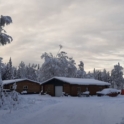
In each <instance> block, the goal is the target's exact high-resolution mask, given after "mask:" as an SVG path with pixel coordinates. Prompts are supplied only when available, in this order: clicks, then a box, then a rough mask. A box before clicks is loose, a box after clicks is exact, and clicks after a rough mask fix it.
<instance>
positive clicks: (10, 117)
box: [0, 95, 124, 124]
mask: <svg viewBox="0 0 124 124" xmlns="http://www.w3.org/2000/svg"><path fill="white" fill-rule="evenodd" d="M21 97H22V99H23V100H22V102H21V103H20V105H19V107H18V109H16V110H12V111H11V113H10V111H9V110H0V124H117V123H120V122H121V120H122V118H123V117H124V96H121V95H120V96H118V97H114V98H112V97H108V96H104V97H97V96H94V97H50V96H41V95H21Z"/></svg>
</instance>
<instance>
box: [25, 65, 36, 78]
mask: <svg viewBox="0 0 124 124" xmlns="http://www.w3.org/2000/svg"><path fill="white" fill-rule="evenodd" d="M36 70H37V64H32V65H30V64H29V65H28V66H26V78H28V79H31V80H37V74H36Z"/></svg>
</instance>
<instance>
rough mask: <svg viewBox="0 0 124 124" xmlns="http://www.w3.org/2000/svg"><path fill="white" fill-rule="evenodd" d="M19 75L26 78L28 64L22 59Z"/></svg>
mask: <svg viewBox="0 0 124 124" xmlns="http://www.w3.org/2000/svg"><path fill="white" fill-rule="evenodd" d="M17 77H18V78H26V66H25V63H24V62H22V61H21V63H20V64H19V67H18V72H17Z"/></svg>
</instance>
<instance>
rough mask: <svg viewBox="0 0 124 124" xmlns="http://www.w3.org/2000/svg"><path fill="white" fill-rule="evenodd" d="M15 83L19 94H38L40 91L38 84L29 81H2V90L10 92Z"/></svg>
mask: <svg viewBox="0 0 124 124" xmlns="http://www.w3.org/2000/svg"><path fill="white" fill-rule="evenodd" d="M15 82H16V85H17V89H16V91H17V92H19V93H39V92H40V91H41V85H40V83H39V82H36V81H33V80H29V79H13V80H3V88H4V89H10V90H12V86H13V84H14V83H15Z"/></svg>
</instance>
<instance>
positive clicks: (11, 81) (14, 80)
mask: <svg viewBox="0 0 124 124" xmlns="http://www.w3.org/2000/svg"><path fill="white" fill-rule="evenodd" d="M25 80H27V81H31V82H34V83H38V84H40V82H37V81H33V80H30V79H27V78H24V79H12V80H3V81H2V82H3V85H7V84H11V83H15V82H16V83H17V82H20V81H25Z"/></svg>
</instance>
